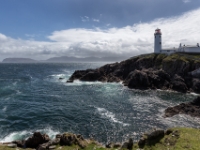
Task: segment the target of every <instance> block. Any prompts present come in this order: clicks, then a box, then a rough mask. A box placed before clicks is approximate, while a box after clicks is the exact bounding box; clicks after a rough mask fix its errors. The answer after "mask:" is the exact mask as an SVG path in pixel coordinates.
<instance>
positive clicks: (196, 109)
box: [164, 97, 200, 117]
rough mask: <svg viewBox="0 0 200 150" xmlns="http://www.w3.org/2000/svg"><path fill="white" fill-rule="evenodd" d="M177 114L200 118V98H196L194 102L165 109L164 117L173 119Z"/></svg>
mask: <svg viewBox="0 0 200 150" xmlns="http://www.w3.org/2000/svg"><path fill="white" fill-rule="evenodd" d="M177 114H187V115H190V116H193V117H200V97H197V98H195V99H194V100H193V101H192V102H188V103H181V104H179V105H177V106H174V107H168V108H167V109H165V115H164V117H172V116H174V115H177Z"/></svg>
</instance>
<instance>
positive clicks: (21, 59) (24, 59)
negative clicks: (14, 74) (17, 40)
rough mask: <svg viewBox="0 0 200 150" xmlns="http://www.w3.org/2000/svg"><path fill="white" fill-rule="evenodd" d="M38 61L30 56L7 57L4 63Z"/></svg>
mask: <svg viewBox="0 0 200 150" xmlns="http://www.w3.org/2000/svg"><path fill="white" fill-rule="evenodd" d="M36 62H38V61H36V60H33V59H30V58H5V59H4V60H3V61H2V63H36Z"/></svg>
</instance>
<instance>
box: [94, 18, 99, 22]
mask: <svg viewBox="0 0 200 150" xmlns="http://www.w3.org/2000/svg"><path fill="white" fill-rule="evenodd" d="M92 21H94V22H100V20H99V19H94V18H93V19H92Z"/></svg>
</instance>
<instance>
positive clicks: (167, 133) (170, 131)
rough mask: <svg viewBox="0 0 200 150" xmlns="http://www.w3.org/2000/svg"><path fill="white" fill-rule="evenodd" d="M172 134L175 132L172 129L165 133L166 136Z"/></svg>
mask: <svg viewBox="0 0 200 150" xmlns="http://www.w3.org/2000/svg"><path fill="white" fill-rule="evenodd" d="M172 132H173V130H172V129H167V130H166V131H165V135H169V134H171V133H172Z"/></svg>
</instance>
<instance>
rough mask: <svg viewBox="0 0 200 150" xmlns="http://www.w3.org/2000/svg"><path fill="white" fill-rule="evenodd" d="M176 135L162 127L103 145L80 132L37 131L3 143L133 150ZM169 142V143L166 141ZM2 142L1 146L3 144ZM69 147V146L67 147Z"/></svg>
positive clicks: (44, 147) (40, 147)
mask: <svg viewBox="0 0 200 150" xmlns="http://www.w3.org/2000/svg"><path fill="white" fill-rule="evenodd" d="M170 134H171V135H172V136H174V135H175V136H176V138H179V135H180V133H179V131H178V130H175V129H168V130H166V131H164V130H161V129H158V130H156V129H154V130H153V131H151V132H149V133H145V134H144V135H142V137H141V139H140V140H139V141H138V142H136V143H134V142H133V139H132V138H130V139H129V140H128V141H127V142H124V143H122V144H120V143H108V144H106V145H102V144H100V143H98V142H97V141H95V140H93V139H84V138H83V137H82V135H80V134H77V135H76V134H73V133H64V134H57V135H56V138H55V139H50V138H49V136H48V135H47V134H41V133H40V132H35V133H34V134H33V136H32V137H29V138H28V139H27V140H21V141H20V140H18V141H12V142H7V143H2V145H4V146H6V147H9V148H17V147H18V148H23V149H26V148H31V149H35V150H48V149H62V148H64V147H66V146H72V147H76V148H75V149H76V150H77V149H87V148H88V147H89V146H91V145H93V146H96V147H98V148H100V149H128V150H132V149H134V148H144V147H145V146H151V145H152V144H156V143H158V142H159V141H160V140H161V139H162V138H164V137H165V136H166V135H170ZM166 144H167V143H166ZM2 145H1V144H0V147H1V146H2ZM66 148H67V147H66Z"/></svg>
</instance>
